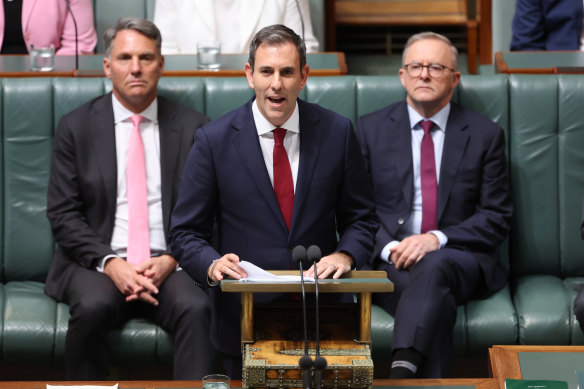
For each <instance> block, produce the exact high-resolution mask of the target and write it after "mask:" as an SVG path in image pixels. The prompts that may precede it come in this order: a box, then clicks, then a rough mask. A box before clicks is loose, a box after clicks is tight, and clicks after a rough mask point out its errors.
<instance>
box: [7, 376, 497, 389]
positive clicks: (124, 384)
mask: <svg viewBox="0 0 584 389" xmlns="http://www.w3.org/2000/svg"><path fill="white" fill-rule="evenodd" d="M116 383H117V384H118V387H119V388H121V389H124V388H142V389H164V388H200V387H202V383H201V381H119V382H117V381H78V382H73V381H59V382H56V381H0V389H45V388H46V385H47V384H50V385H104V386H105V385H114V384H116ZM373 386H374V387H377V388H391V387H404V386H408V387H443V388H454V387H471V388H475V389H499V388H498V386H497V381H496V380H494V379H491V378H476V379H475V378H471V379H466V378H456V379H423V380H374V381H373ZM231 387H232V388H241V381H231Z"/></svg>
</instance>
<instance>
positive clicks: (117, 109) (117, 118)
mask: <svg viewBox="0 0 584 389" xmlns="http://www.w3.org/2000/svg"><path fill="white" fill-rule="evenodd" d="M112 105H113V108H114V123H115V124H118V123H121V122H123V121H126V120H130V118H131V117H132V116H133V115H135V113H134V112H132V111H130V110H129V109H127V108H126V107H124V106H123V105H122V103H120V100H118V98H117V97H116V95H115V94H113V93H112ZM139 115H140V116H142V117H143V118H145V119H147V120H149V121H151V122H153V123H158V98H156V99H154V101H153V102H152V103H151V104H150V105H149V106H148V108H146V109H145V110H144V111H142V112H140V113H139Z"/></svg>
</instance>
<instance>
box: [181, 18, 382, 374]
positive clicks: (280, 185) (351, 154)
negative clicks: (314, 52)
mask: <svg viewBox="0 0 584 389" xmlns="http://www.w3.org/2000/svg"><path fill="white" fill-rule="evenodd" d="M308 72H309V67H308V65H307V64H306V48H305V46H304V42H303V41H302V39H301V38H300V37H299V36H298V35H297V34H295V33H294V31H292V30H290V29H289V28H287V27H285V26H283V25H273V26H268V27H265V28H263V29H262V30H260V31H259V32H258V33H257V34H256V35H255V37H254V39H253V40H252V43H251V45H250V54H249V60H248V63H247V64H246V65H245V73H246V75H247V80H248V82H249V85H250V87H251V88H253V89H254V91H255V97H254V98H253V99H251V100H250V101H249V102H248V103H246V104H245V105H243V106H242V107H240V108H238V109H236V110H234V111H232V112H230V113H227V114H226V115H224V116H223V117H220V118H218V119H216V120H214V121H212V122H211V123H209V124H208V125H206V126H204V127H203V128H201V129H200V130H199V131H197V134H196V136H195V143H194V145H193V148H192V150H191V153H190V154H189V158H188V160H187V163H186V165H185V170H184V173H183V178H182V181H181V186H180V191H179V197H178V200H177V204H176V207H175V209H174V211H173V215H172V225H171V232H170V236H171V247H172V253H173V254H174V256H175V257H176V258H178V261H179V264H180V265H181V267H182V268H183V269H184V270H185V271H186V272H187V273H188V274H190V275H191V277H193V278H194V279H195V280H197V281H198V282H200V283H202V284H204V285H208V286H210V298H211V300H212V306H213V319H212V323H211V339H212V341H213V344H214V346H215V347H216V348H217V349H218V350H219V351H220V352H221V353H222V354H223V357H224V358H223V362H224V365H225V368H226V370H227V372H228V374H229V375H230V376H231V377H232V378H238V377H241V343H240V339H241V337H240V328H239V313H240V311H241V308H240V298H239V296H237V295H236V294H234V293H221V291H220V290H219V288H217V287H212V286H213V285H215V284H216V283H217V282H218V281H220V280H222V279H223V278H224V277H226V276H231V277H235V278H238V279H239V278H241V277H245V276H246V274H245V272H244V271H243V269H241V268H240V266H239V261H240V260H246V261H250V262H253V263H255V264H256V265H258V266H259V267H261V268H264V269H268V270H274V269H291V268H296V269H297V268H298V264H294V263H293V261H292V256H291V251H292V248H294V247H295V246H296V245H303V246H305V247H308V246H310V245H317V246H319V247H320V249H321V251H322V253H323V254H324V255H325V256H324V257H323V258H322V259H321V260H320V262H319V263H318V266H317V268H318V274H319V277H321V278H324V277H329V276H332V277H335V278H338V277H340V276H341V275H342V274H343V273H346V272H348V271H350V270H351V269H355V268H359V267H360V266H361V265H363V264H364V263H365V261H366V260H367V259H368V258H369V257H370V256H371V250H372V248H373V239H374V236H375V231H376V230H377V221H376V219H375V212H374V206H373V198H372V194H371V189H370V188H369V184H368V182H367V174H366V172H365V168H364V166H363V159H362V156H361V152H360V150H359V145H358V142H357V139H356V137H355V134H354V131H353V127H352V124H351V121H350V120H349V119H347V118H345V117H343V116H340V115H338V114H336V113H334V112H332V111H329V110H327V109H324V108H322V107H320V106H318V105H316V104H310V103H307V102H305V101H302V100H300V99H298V95H299V93H300V91H301V90H302V89H303V88H304V85H305V83H306V80H307V77H308ZM214 220H216V222H217V223H216V225H217V232H218V242H219V245H218V247H216V248H214V247H212V246H211V243H210V242H211V238H212V234H213V226H214ZM337 233H338V236H339V239H337ZM309 270H310V271H311V272H312V268H311V269H309ZM312 274H313V273H312ZM254 297H256V298H258V299H259V298H261V299H265V300H270V301H271V299H273V298H277V297H278V296H266V295H264V294H259V295H256V296H254Z"/></svg>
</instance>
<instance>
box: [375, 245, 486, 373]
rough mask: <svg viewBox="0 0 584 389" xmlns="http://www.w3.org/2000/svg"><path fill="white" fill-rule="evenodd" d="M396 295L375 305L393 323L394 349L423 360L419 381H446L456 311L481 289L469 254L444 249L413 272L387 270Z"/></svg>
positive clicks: (390, 267)
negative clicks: (415, 353)
mask: <svg viewBox="0 0 584 389" xmlns="http://www.w3.org/2000/svg"><path fill="white" fill-rule="evenodd" d="M382 269H383V270H386V271H387V273H388V277H389V279H390V280H392V281H393V282H394V286H395V295H393V296H391V294H389V295H384V296H382V297H380V298H378V299H377V300H376V302H377V303H379V304H380V305H381V306H382V307H384V308H385V309H386V310H387V311H388V312H389V313H390V314H392V315H393V316H394V318H395V324H394V332H393V348H394V350H396V349H402V348H413V349H415V350H416V351H418V352H420V353H422V354H423V355H424V360H425V362H424V364H423V366H422V367H421V369H420V371H419V373H418V376H420V377H427V378H439V377H445V376H447V375H448V373H449V369H450V362H451V354H452V331H453V328H454V324H455V321H456V309H457V305H459V304H463V303H465V302H466V301H468V300H470V299H471V298H472V297H473V296H474V295H475V291H476V288H477V286H478V285H481V283H482V277H481V270H480V267H479V265H478V262H477V261H476V259H475V258H474V257H473V256H472V255H471V254H469V253H467V252H463V251H460V250H454V249H441V250H438V251H435V252H432V253H429V254H428V255H426V256H425V257H424V258H423V259H422V260H421V261H420V262H418V263H417V264H416V265H414V266H413V267H412V268H411V269H409V270H397V269H395V266H393V265H392V264H384V265H383V267H382Z"/></svg>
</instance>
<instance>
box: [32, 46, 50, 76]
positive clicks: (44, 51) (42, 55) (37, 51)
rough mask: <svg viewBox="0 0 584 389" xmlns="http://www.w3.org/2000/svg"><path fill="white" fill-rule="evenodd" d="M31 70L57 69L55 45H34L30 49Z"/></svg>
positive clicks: (47, 70)
mask: <svg viewBox="0 0 584 389" xmlns="http://www.w3.org/2000/svg"><path fill="white" fill-rule="evenodd" d="M29 59H30V70H32V71H33V72H52V71H53V70H54V69H55V46H53V45H51V46H49V47H34V46H33V45H30V50H29Z"/></svg>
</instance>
